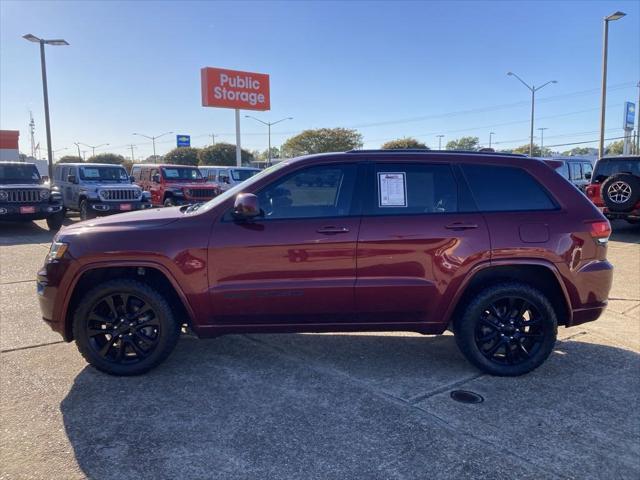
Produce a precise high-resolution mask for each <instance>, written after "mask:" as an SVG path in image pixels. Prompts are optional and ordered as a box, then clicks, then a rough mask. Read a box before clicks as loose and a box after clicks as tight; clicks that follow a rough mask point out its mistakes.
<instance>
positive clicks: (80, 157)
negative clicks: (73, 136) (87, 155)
mask: <svg viewBox="0 0 640 480" xmlns="http://www.w3.org/2000/svg"><path fill="white" fill-rule="evenodd" d="M73 144H74V145H75V146H76V148H77V149H78V158H79V159H80V161H82V154H81V153H80V142H74V143H73Z"/></svg>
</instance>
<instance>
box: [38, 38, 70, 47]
mask: <svg viewBox="0 0 640 480" xmlns="http://www.w3.org/2000/svg"><path fill="white" fill-rule="evenodd" d="M44 43H46V44H47V45H57V46H62V45H69V42H67V41H66V40H63V39H62V38H57V39H55V40H45V41H44Z"/></svg>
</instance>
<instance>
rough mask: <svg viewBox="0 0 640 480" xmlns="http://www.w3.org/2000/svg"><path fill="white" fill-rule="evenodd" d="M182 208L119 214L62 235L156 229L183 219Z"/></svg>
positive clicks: (65, 230) (80, 224)
mask: <svg viewBox="0 0 640 480" xmlns="http://www.w3.org/2000/svg"><path fill="white" fill-rule="evenodd" d="M180 208H181V207H170V208H151V209H148V210H138V211H136V212H127V213H118V214H117V215H109V216H107V217H99V218H94V219H92V220H86V221H84V222H78V223H74V224H72V225H69V226H67V227H63V229H62V230H60V233H61V234H63V235H64V234H69V233H70V234H76V233H80V232H86V231H87V230H89V231H91V230H95V231H98V230H99V229H103V228H104V229H111V230H126V229H132V230H133V229H135V230H140V229H144V228H156V227H161V226H163V225H168V224H169V223H172V222H175V221H176V220H178V219H180V218H183V217H184V213H182V212H181V211H180Z"/></svg>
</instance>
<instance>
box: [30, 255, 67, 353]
mask: <svg viewBox="0 0 640 480" xmlns="http://www.w3.org/2000/svg"><path fill="white" fill-rule="evenodd" d="M70 263H71V262H70V261H69V260H60V261H54V262H46V263H45V264H44V266H43V267H42V268H41V269H40V270H39V271H38V273H37V275H36V292H37V296H38V303H39V304H40V312H41V313H42V319H43V320H44V322H45V323H46V324H47V325H49V327H50V328H51V329H52V330H53V331H54V332H57V333H59V334H60V335H62V338H64V340H66V341H70V332H67V331H66V328H65V322H64V320H61V319H59V318H56V312H55V307H56V305H58V306H59V305H60V304H61V302H63V300H64V296H65V291H66V289H65V288H64V287H63V278H64V276H65V274H66V273H67V271H68V269H69V267H70Z"/></svg>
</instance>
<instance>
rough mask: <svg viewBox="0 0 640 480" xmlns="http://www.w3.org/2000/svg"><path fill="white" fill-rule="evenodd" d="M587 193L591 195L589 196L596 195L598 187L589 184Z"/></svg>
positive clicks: (588, 195)
mask: <svg viewBox="0 0 640 480" xmlns="http://www.w3.org/2000/svg"><path fill="white" fill-rule="evenodd" d="M586 193H587V197H589V198H593V197H595V196H596V187H594V186H593V185H589V186H587V189H586Z"/></svg>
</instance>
